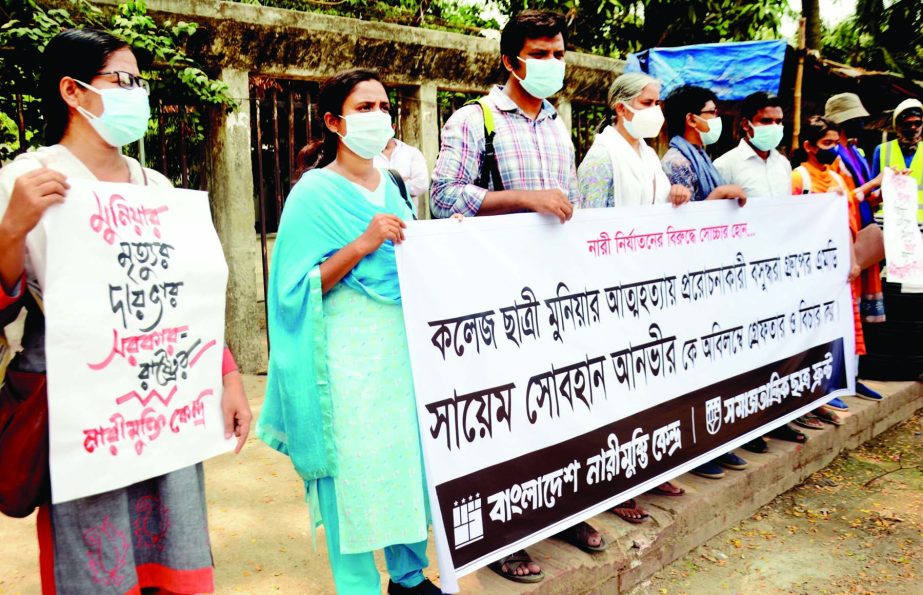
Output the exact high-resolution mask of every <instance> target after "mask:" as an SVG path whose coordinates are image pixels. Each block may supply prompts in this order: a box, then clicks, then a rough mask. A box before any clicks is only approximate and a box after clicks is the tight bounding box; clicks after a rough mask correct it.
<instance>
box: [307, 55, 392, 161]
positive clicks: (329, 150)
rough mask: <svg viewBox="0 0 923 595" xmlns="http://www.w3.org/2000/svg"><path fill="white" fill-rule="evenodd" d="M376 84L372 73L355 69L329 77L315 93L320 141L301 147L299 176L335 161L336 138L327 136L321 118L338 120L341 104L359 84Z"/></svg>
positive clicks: (329, 134) (362, 69)
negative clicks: (327, 115)
mask: <svg viewBox="0 0 923 595" xmlns="http://www.w3.org/2000/svg"><path fill="white" fill-rule="evenodd" d="M365 81H378V82H379V83H380V82H381V78H380V77H379V76H378V73H377V72H376V71H374V70H367V69H364V68H355V69H353V70H346V71H344V72H340V73H338V74H335V75H333V76H332V77H330V78H329V79H327V80H326V81H324V82H323V84H321V86H320V91H318V93H317V118H318V120H320V126H319V129H320V138H319V139H318V140H316V141H314V142H312V143H310V144H309V145H307V146H305V147H304V148H303V149H301V151H299V152H298V164H299V173H304V172H306V171H308V170H309V169H315V168H319V167H325V166H327V165H329V164H331V163H333V160H334V159H336V156H337V148H338V146H339V142H340V137H339V136H337V134H336V133H335V132H330V130H328V129H327V125H326V124H325V123H324V115H325V114H328V113H330V114H334V115H336V116H339V115H340V114H342V113H343V104H344V103H346V98H347V97H349V94H350V93H352V92H353V89H354V88H355V86H356V85H358V84H359V83H362V82H365Z"/></svg>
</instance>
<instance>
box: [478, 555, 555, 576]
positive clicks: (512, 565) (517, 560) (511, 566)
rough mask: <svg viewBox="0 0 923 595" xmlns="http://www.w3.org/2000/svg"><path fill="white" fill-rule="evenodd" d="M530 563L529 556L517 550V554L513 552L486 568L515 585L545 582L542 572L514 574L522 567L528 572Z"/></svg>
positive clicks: (530, 557) (543, 572)
mask: <svg viewBox="0 0 923 595" xmlns="http://www.w3.org/2000/svg"><path fill="white" fill-rule="evenodd" d="M532 562H533V560H532V556H530V555H529V554H528V552H526V550H519V551H518V552H513V553H512V554H510V555H509V556H505V557H503V558H500V559H499V560H497V561H496V562H491V563H490V564H488V565H487V567H488V568H490V569H491V570H493V571H494V572H496V573H497V574H499V575H500V576H502V577H503V578H505V579H509V580H511V581H513V582H516V583H537V582H540V581H543V580H545V571H544V570H541V571H539V572H538V574H532V573H529V574H515V572H516V571H517V570H519V568H520V567H522V566H526V569H527V570H528V565H529V564H531V563H532ZM504 564H506V572H504V571H503V565H504Z"/></svg>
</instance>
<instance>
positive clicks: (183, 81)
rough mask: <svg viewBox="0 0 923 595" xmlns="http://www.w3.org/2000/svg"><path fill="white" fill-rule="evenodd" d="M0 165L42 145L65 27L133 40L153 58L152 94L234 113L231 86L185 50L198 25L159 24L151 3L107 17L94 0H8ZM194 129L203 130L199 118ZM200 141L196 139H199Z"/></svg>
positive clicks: (0, 3) (1, 30) (138, 1)
mask: <svg viewBox="0 0 923 595" xmlns="http://www.w3.org/2000/svg"><path fill="white" fill-rule="evenodd" d="M0 14H2V16H3V18H4V20H5V23H4V24H3V25H2V26H0V80H3V87H2V88H0V160H5V159H8V158H9V157H10V156H12V155H13V154H15V153H17V152H19V151H22V150H25V149H26V148H27V147H29V146H37V145H39V144H41V143H42V140H43V138H42V136H43V135H42V134H41V129H42V117H41V112H40V106H39V100H38V98H37V89H38V74H39V71H40V67H41V58H42V51H43V50H44V49H45V46H46V45H47V44H48V42H49V41H51V39H52V38H53V37H54V36H55V35H57V34H58V33H59V32H61V31H62V30H64V29H68V28H73V27H82V26H87V27H95V28H99V29H104V30H107V31H109V32H110V33H113V34H114V35H116V36H119V37H121V38H123V39H125V40H126V41H127V42H128V43H129V44H131V45H132V46H133V47H134V48H136V49H138V50H141V51H142V52H143V53H145V54H146V55H148V56H150V57H151V59H152V64H151V67H150V68H149V69H147V70H145V73H144V74H145V76H146V77H147V78H149V79H151V81H152V93H153V94H154V95H155V96H158V95H159V96H166V97H170V98H171V99H173V100H175V101H178V102H182V103H188V104H192V105H200V106H217V107H219V108H222V109H232V108H234V107H235V106H236V102H235V101H234V99H232V98H231V97H230V96H229V95H228V89H227V85H225V84H224V83H223V82H221V81H218V80H215V79H212V78H211V77H209V76H208V74H206V73H205V72H204V71H203V70H202V69H201V68H199V66H198V65H197V64H196V63H195V61H193V60H192V59H191V58H190V57H189V56H187V55H186V53H185V51H184V44H185V42H186V40H188V38H189V37H190V36H191V35H192V34H193V33H195V31H196V29H197V25H195V24H194V23H185V22H182V21H181V22H177V23H173V22H170V21H166V22H163V23H158V22H156V21H155V20H154V19H153V18H152V17H151V16H150V15H148V14H147V7H146V5H145V3H144V1H143V0H128V1H126V2H123V3H122V4H120V5H119V6H118V7H117V8H116V10H115V11H114V12H112V13H109V14H107V13H104V12H103V11H102V10H100V9H99V8H97V7H96V6H94V5H93V4H91V3H90V2H89V1H88V0H62V1H57V2H55V1H53V0H0ZM190 129H191V130H193V131H197V133H198V134H201V133H202V130H203V129H202V126H201V123H200V122H198V120H196V121H194V122H192V124H191V127H190ZM193 140H194V139H193Z"/></svg>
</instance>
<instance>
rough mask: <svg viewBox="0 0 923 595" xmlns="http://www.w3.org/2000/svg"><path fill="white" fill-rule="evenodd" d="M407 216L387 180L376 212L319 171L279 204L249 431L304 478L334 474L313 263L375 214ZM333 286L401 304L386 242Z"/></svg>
mask: <svg viewBox="0 0 923 595" xmlns="http://www.w3.org/2000/svg"><path fill="white" fill-rule="evenodd" d="M382 175H383V176H385V177H386V178H387V176H386V174H385V173H382ZM406 212H407V207H406V206H405V203H404V201H403V199H402V198H401V196H400V192H399V191H398V189H397V186H395V185H394V184H393V183H392V182H391V181H390V180H387V179H386V182H385V205H384V207H379V206H376V205H374V204H372V203H370V202H369V201H368V200H367V199H366V198H365V197H363V196H362V195H361V194H360V192H359V191H358V190H357V189H356V188H355V187H354V186H353V184H352V183H351V182H349V181H348V180H346V179H345V178H343V177H342V176H340V175H338V174H335V173H333V172H331V171H328V170H324V169H319V170H311V171H309V172H307V173H306V174H304V175H303V176H302V177H301V179H300V180H299V181H298V183H297V184H295V187H294V188H292V191H291V193H290V194H289V196H288V199H287V200H286V203H285V210H284V211H283V213H282V221H281V222H280V224H279V232H278V234H277V235H276V243H275V247H274V248H273V252H272V266H271V267H270V271H269V291H268V295H267V296H266V300H267V308H268V311H269V317H268V327H269V340H270V345H271V351H270V357H269V378H268V380H267V386H266V397H265V401H264V403H263V408H262V412H261V414H260V419H259V422H258V423H257V428H256V433H257V436H258V437H259V438H260V439H261V440H262V441H263V442H265V443H266V444H268V445H269V446H271V447H272V448H274V449H276V450H278V451H279V452H281V453H283V454H286V455H288V456H289V457H290V458H291V459H292V464H293V465H294V467H295V470H296V471H297V472H298V474H299V475H300V476H301V477H302V478H303V479H305V480H311V479H319V478H322V477H335V476H336V475H337V456H336V452H335V448H334V442H333V408H332V404H331V401H330V398H331V397H330V385H329V378H328V374H327V361H326V358H327V347H326V331H325V327H324V308H323V295H322V290H321V278H320V264H321V263H322V262H324V261H325V260H326V259H327V258H329V257H330V256H332V255H333V254H334V253H336V252H337V251H338V250H340V249H341V248H343V247H344V246H346V245H347V244H349V243H350V242H352V241H353V240H355V239H356V238H358V237H359V236H360V235H361V234H362V233H363V232H364V231H365V230H366V228H367V227H368V225H369V223H370V222H371V221H372V218H373V217H374V216H375V215H376V214H378V213H391V214H394V215H398V216H401V217H402V216H403V215H404V214H405V213H406ZM340 282H341V283H344V284H346V285H347V286H348V287H350V288H352V289H354V290H356V291H359V292H361V293H364V294H366V295H368V296H369V297H370V298H372V299H375V300H378V301H381V302H384V303H388V304H398V303H400V301H401V294H400V287H399V285H398V280H397V265H396V262H395V260H394V246H393V244H392V243H391V242H390V241H388V242H385V243H384V244H382V245H381V247H380V248H379V249H378V250H376V251H375V252H373V253H372V254H369V255H368V256H366V257H365V258H363V259H362V260H361V261H359V264H357V265H356V266H355V267H354V268H353V269H352V270H351V271H350V272H349V273H347V275H346V276H345V277H344V278H343V279H342V281H340Z"/></svg>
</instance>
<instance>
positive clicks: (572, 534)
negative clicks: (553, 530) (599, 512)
mask: <svg viewBox="0 0 923 595" xmlns="http://www.w3.org/2000/svg"><path fill="white" fill-rule="evenodd" d="M593 533H597V534H599V545H590V535H592V534H593ZM557 538H558V539H561V540H563V541H566V542H567V543H569V544H571V545H572V546H574V547H578V548H580V549H581V550H583V551H585V552H586V553H588V554H595V553H597V552H604V551H606V550H607V549H609V543H608V542H606V538H605V537H603V536H602V534H601V533H599V532H598V531H597V530H596V529H594V528H593V527H592V526H591V525H590V524H589V523H577V524H576V525H574V526H573V527H570V528H567V529H565V530H564V531H561V532H560V533H558V534H557Z"/></svg>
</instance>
